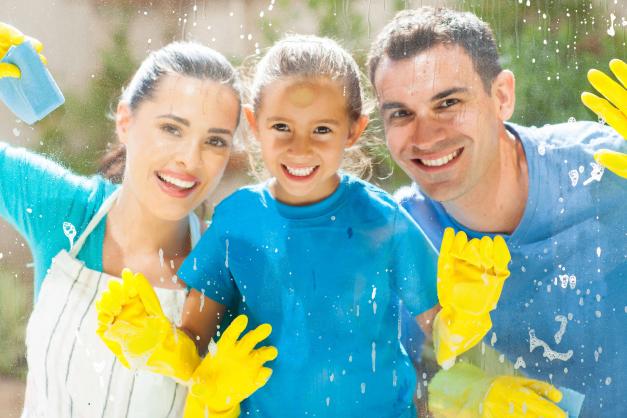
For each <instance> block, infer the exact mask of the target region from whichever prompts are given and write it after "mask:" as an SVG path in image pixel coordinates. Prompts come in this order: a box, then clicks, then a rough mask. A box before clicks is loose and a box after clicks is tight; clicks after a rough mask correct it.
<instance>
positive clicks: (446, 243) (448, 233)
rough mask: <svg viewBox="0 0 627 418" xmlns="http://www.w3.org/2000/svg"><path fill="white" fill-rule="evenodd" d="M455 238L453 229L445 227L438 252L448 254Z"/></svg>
mask: <svg viewBox="0 0 627 418" xmlns="http://www.w3.org/2000/svg"><path fill="white" fill-rule="evenodd" d="M454 240H455V230H454V229H453V228H446V229H445V230H444V235H443V236H442V244H441V245H440V254H448V253H449V252H450V251H451V249H452V248H453V241H454Z"/></svg>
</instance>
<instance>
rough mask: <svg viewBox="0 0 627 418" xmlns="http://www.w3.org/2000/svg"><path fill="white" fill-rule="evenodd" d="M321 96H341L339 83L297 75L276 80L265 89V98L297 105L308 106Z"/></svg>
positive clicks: (328, 79)
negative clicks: (296, 76)
mask: <svg viewBox="0 0 627 418" xmlns="http://www.w3.org/2000/svg"><path fill="white" fill-rule="evenodd" d="M321 96H325V97H329V96H331V97H332V96H338V97H341V96H343V94H342V86H341V83H339V82H337V81H334V80H331V79H330V78H326V77H320V78H302V77H298V78H287V79H281V80H277V81H275V82H274V83H271V84H270V85H269V86H268V88H267V89H266V98H274V99H275V100H276V101H277V103H281V102H283V103H285V102H288V103H289V104H291V105H293V106H297V107H307V106H310V105H311V104H312V103H314V102H315V101H316V99H317V98H319V97H321ZM342 99H343V98H342Z"/></svg>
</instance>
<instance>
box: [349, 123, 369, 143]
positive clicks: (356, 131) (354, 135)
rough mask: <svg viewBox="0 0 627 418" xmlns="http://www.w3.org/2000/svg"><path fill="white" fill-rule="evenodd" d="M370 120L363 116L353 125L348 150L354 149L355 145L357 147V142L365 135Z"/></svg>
mask: <svg viewBox="0 0 627 418" xmlns="http://www.w3.org/2000/svg"><path fill="white" fill-rule="evenodd" d="M369 120H370V119H369V118H368V116H366V115H361V116H360V117H359V119H357V120H356V121H354V122H353V123H352V124H351V130H350V132H349V136H348V141H346V148H348V147H352V146H353V145H355V142H357V140H358V139H359V137H360V136H361V134H362V133H364V130H365V129H366V126H368V122H369Z"/></svg>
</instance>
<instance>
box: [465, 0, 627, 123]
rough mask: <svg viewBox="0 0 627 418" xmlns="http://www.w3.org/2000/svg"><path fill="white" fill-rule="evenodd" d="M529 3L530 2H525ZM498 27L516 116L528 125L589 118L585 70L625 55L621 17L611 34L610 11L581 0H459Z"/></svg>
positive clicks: (500, 47) (466, 8)
mask: <svg viewBox="0 0 627 418" xmlns="http://www.w3.org/2000/svg"><path fill="white" fill-rule="evenodd" d="M527 4H529V6H527ZM460 8H462V9H465V10H470V11H472V12H474V13H475V14H477V15H478V16H480V17H481V18H482V19H484V20H485V21H487V22H488V23H489V24H490V25H491V27H492V28H493V30H494V32H495V36H496V39H497V42H498V45H499V50H500V53H501V56H502V61H503V66H504V67H505V68H509V69H511V70H512V71H513V72H514V74H515V75H516V111H515V113H514V117H513V121H515V122H517V123H521V124H525V125H538V126H539V125H544V124H546V123H559V122H566V121H568V119H569V118H575V119H577V120H580V119H581V120H584V119H587V120H591V119H595V116H594V115H593V114H592V113H591V112H590V111H588V110H587V109H586V108H585V107H584V106H583V105H582V104H581V101H580V99H579V96H580V95H581V92H582V91H584V90H590V89H591V87H590V85H589V84H588V81H587V79H586V73H587V71H588V70H589V69H591V68H598V69H600V70H602V71H606V72H607V71H608V65H607V64H608V62H609V61H610V59H612V58H615V57H624V56H625V51H626V49H625V38H626V36H625V30H624V28H623V27H622V26H621V25H620V22H619V21H618V20H619V19H617V21H616V22H615V23H614V30H615V35H614V36H610V35H609V34H608V32H607V31H608V29H609V27H610V17H609V16H610V11H609V10H607V9H606V6H604V5H602V4H600V3H594V4H592V3H590V2H589V1H582V0H560V1H552V0H546V1H541V2H539V1H532V2H527V1H526V0H524V1H523V2H521V1H520V0H507V1H496V0H482V1H475V2H468V1H461V2H460Z"/></svg>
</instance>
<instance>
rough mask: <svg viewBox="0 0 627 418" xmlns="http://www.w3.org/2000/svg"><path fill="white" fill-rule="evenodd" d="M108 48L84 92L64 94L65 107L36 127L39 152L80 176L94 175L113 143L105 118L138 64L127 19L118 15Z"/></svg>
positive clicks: (111, 132) (112, 134)
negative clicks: (130, 38)
mask: <svg viewBox="0 0 627 418" xmlns="http://www.w3.org/2000/svg"><path fill="white" fill-rule="evenodd" d="M120 16H121V18H120V20H121V21H120V22H119V24H118V27H117V29H116V30H115V32H114V35H113V42H112V43H111V45H110V46H109V47H108V48H107V49H105V50H103V51H102V52H101V53H100V60H101V68H100V70H98V72H97V73H95V74H94V75H93V76H92V80H91V82H90V83H89V85H88V87H87V90H86V91H85V92H84V93H82V94H80V95H79V94H78V93H75V92H72V91H69V92H67V91H66V92H64V94H65V97H66V102H65V105H64V106H63V107H62V108H61V110H60V111H57V112H55V113H53V114H52V115H50V116H49V117H48V118H46V119H44V121H42V122H41V123H40V124H39V125H38V129H39V130H40V135H41V143H42V145H41V148H40V150H39V151H41V152H43V153H46V154H49V155H53V156H54V157H55V158H56V159H57V160H59V161H60V162H62V163H64V164H65V165H67V166H68V167H69V168H71V169H72V170H74V171H76V172H77V173H80V174H93V173H94V172H96V171H97V165H98V159H99V158H98V157H99V156H101V155H103V154H104V151H105V150H106V148H107V144H108V143H109V142H111V141H113V140H114V126H113V123H112V121H111V120H110V118H109V117H108V116H109V115H110V114H111V113H112V111H113V110H115V109H114V108H112V106H114V105H115V104H116V103H117V99H118V98H119V96H120V93H121V88H122V86H123V85H124V83H125V82H127V81H128V80H129V79H130V77H131V76H132V75H133V71H134V70H135V68H136V67H137V62H136V61H135V60H134V59H133V58H132V56H131V53H130V49H129V45H128V28H129V24H128V23H129V22H128V15H127V14H121V15H120Z"/></svg>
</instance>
